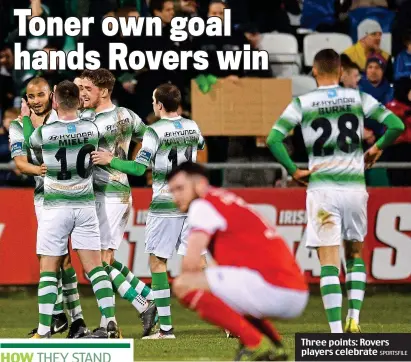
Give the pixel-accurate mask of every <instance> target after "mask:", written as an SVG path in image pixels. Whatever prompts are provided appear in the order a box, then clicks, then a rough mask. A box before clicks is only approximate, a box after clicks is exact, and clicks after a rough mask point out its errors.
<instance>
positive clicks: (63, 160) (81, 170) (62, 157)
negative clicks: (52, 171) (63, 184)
mask: <svg viewBox="0 0 411 362" xmlns="http://www.w3.org/2000/svg"><path fill="white" fill-rule="evenodd" d="M95 149H96V148H95V147H94V146H93V145H92V144H87V145H84V146H83V147H81V148H80V150H79V151H78V154H77V161H76V170H77V174H78V175H79V176H80V177H81V178H87V177H89V176H90V173H91V168H92V166H93V165H92V161H91V158H90V161H89V164H88V166H87V168H86V167H85V166H84V163H85V161H86V156H87V154H89V153H91V152H93V151H94V150H95ZM56 160H57V161H59V162H60V164H61V169H60V171H59V172H58V173H57V180H70V179H71V171H68V170H67V148H66V147H61V148H59V150H58V151H57V153H56Z"/></svg>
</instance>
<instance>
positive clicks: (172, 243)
mask: <svg viewBox="0 0 411 362" xmlns="http://www.w3.org/2000/svg"><path fill="white" fill-rule="evenodd" d="M187 238H188V224H187V217H185V216H182V217H158V216H151V215H148V216H147V221H146V236H145V240H146V249H145V252H146V253H149V254H154V255H155V256H157V257H159V258H164V259H170V258H171V257H172V256H173V252H174V249H175V250H176V251H177V254H179V255H185V254H186V251H187Z"/></svg>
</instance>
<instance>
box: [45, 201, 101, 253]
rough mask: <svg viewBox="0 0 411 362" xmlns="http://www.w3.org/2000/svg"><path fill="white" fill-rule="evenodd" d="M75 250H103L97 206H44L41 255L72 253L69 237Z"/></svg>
mask: <svg viewBox="0 0 411 362" xmlns="http://www.w3.org/2000/svg"><path fill="white" fill-rule="evenodd" d="M69 235H71V245H72V247H73V249H74V250H78V249H80V250H100V249H101V248H100V232H99V228H98V219H97V215H96V210H95V208H94V207H93V208H82V209H78V208H65V209H57V208H53V209H44V208H43V211H42V213H41V219H40V220H39V227H38V229H37V254H38V255H48V256H62V255H66V254H67V253H68V246H67V244H68V238H69Z"/></svg>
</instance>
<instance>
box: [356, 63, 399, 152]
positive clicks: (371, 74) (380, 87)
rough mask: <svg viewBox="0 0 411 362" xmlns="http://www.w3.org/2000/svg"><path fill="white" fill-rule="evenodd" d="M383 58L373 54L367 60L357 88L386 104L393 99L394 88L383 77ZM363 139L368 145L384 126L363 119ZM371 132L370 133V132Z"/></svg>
mask: <svg viewBox="0 0 411 362" xmlns="http://www.w3.org/2000/svg"><path fill="white" fill-rule="evenodd" d="M384 67H385V63H384V59H383V58H382V57H378V56H373V57H370V58H369V59H368V60H367V65H366V72H365V77H363V78H362V79H361V80H360V83H359V88H360V90H361V91H362V92H364V93H368V94H370V95H371V96H373V97H374V98H375V99H377V100H378V101H379V102H380V103H382V104H386V103H388V102H390V101H391V100H392V99H393V96H394V90H393V88H392V87H391V85H390V84H389V83H388V81H387V79H385V78H384ZM364 125H365V128H367V133H366V134H365V140H366V142H367V144H368V145H371V144H372V140H376V139H378V138H379V137H381V136H382V135H383V133H384V126H383V125H382V124H380V123H378V122H377V121H375V120H373V119H368V118H367V119H365V122H364ZM371 132H372V133H371Z"/></svg>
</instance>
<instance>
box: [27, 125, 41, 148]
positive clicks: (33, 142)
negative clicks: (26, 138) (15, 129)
mask: <svg viewBox="0 0 411 362" xmlns="http://www.w3.org/2000/svg"><path fill="white" fill-rule="evenodd" d="M42 128H43V126H40V127H38V128H36V129H35V130H34V132H33V134H32V135H31V136H30V147H32V148H41V146H42V145H43V136H42V134H41V130H42Z"/></svg>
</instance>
